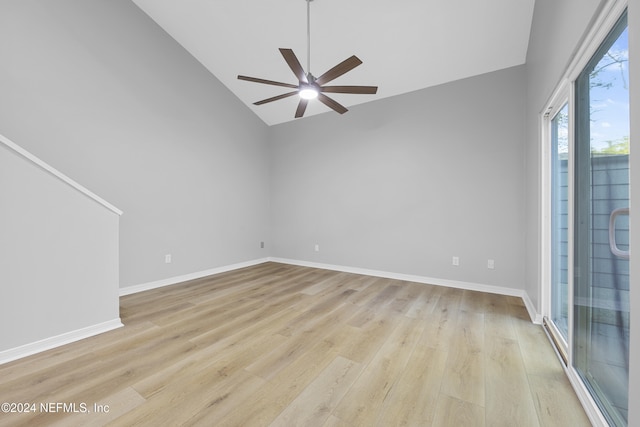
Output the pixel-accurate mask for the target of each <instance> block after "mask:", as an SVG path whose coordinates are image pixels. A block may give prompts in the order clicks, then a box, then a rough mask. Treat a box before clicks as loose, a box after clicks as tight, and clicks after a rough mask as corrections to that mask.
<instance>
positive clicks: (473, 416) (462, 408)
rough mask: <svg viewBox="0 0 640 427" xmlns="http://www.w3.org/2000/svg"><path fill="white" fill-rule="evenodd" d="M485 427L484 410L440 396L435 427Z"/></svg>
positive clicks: (434, 422)
mask: <svg viewBox="0 0 640 427" xmlns="http://www.w3.org/2000/svg"><path fill="white" fill-rule="evenodd" d="M460 426H465V427H484V426H485V422H484V408H483V407H482V406H478V405H474V404H473V403H469V402H465V401H464V400H459V399H456V398H453V397H450V396H446V395H442V394H441V395H440V397H439V398H438V403H437V406H436V413H435V419H434V421H433V427H460Z"/></svg>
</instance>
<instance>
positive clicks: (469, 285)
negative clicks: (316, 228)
mask: <svg viewBox="0 0 640 427" xmlns="http://www.w3.org/2000/svg"><path fill="white" fill-rule="evenodd" d="M268 260H269V261H272V262H279V263H281V264H290V265H299V266H301V267H312V268H319V269H323V270H332V271H342V272H345V273H354V274H362V275H365V276H374V277H383V278H385V279H394V280H403V281H407V282H415V283H424V284H429V285H436V286H446V287H448V288H456V289H464V290H469V291H478V292H487V293H491V294H499V295H507V296H513V297H520V298H522V300H523V302H524V305H525V307H526V308H527V312H528V313H529V316H530V317H531V321H532V322H533V323H536V324H541V323H542V316H541V315H540V314H538V313H537V312H536V310H535V307H534V305H533V303H532V302H531V299H530V298H529V296H528V295H527V293H526V292H525V291H524V290H521V289H512V288H505V287H502V286H493V285H485V284H481V283H474V282H463V281H459V280H450V279H438V278H434V277H425V276H417V275H413V274H404V273H393V272H388V271H381V270H370V269H367V268H359V267H347V266H343V265H334V264H323V263H317V262H311V261H300V260H294V259H288V258H277V257H271V258H269V259H268Z"/></svg>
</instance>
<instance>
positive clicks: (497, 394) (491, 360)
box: [485, 336, 540, 427]
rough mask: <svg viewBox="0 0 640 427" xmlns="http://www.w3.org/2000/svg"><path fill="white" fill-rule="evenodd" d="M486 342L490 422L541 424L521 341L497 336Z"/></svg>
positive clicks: (524, 426) (534, 426) (521, 425)
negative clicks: (521, 351) (522, 355)
mask: <svg viewBox="0 0 640 427" xmlns="http://www.w3.org/2000/svg"><path fill="white" fill-rule="evenodd" d="M485 346H486V350H487V358H486V363H487V364H486V405H485V416H486V423H487V425H490V426H505V427H506V426H514V425H517V426H519V427H538V426H539V425H540V423H539V422H538V417H537V414H536V409H535V406H534V403H533V397H532V395H531V390H530V388H529V381H528V377H527V373H526V370H525V369H524V362H523V361H522V357H521V353H520V347H519V346H518V342H517V341H514V340H510V339H507V338H502V337H496V336H493V337H491V338H488V339H487V342H486V343H485Z"/></svg>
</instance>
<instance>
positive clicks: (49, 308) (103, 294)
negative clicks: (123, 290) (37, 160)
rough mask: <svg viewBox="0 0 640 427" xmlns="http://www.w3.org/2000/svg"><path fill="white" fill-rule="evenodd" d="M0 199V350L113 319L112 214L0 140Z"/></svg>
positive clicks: (115, 237) (115, 265) (114, 262)
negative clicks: (0, 287)
mask: <svg viewBox="0 0 640 427" xmlns="http://www.w3.org/2000/svg"><path fill="white" fill-rule="evenodd" d="M0 201H2V203H1V208H0V236H1V238H0V283H1V284H2V298H0V325H2V327H1V328H0V354H2V352H3V351H6V350H9V349H13V348H16V347H19V346H22V345H26V344H30V343H34V342H36V341H40V340H44V339H47V338H51V337H54V336H58V335H62V334H66V333H70V332H76V331H78V330H81V329H84V328H90V327H95V326H96V325H100V324H104V323H108V322H114V323H116V324H117V325H119V324H120V316H119V306H118V220H119V216H118V214H117V213H114V212H113V211H111V210H109V209H107V208H105V207H104V206H103V205H101V204H99V203H98V202H96V201H95V200H93V199H90V198H89V197H87V196H86V195H85V194H82V193H80V192H79V191H78V190H76V189H75V188H72V187H71V186H69V185H68V184H66V183H64V182H62V181H61V180H60V179H58V178H56V177H54V176H53V175H51V174H50V173H49V172H46V171H44V170H43V169H41V168H40V167H39V166H36V165H35V164H34V163H32V162H30V161H28V160H26V159H25V158H24V157H22V156H20V155H18V154H16V153H15V152H14V151H12V150H10V149H8V148H7V146H5V145H4V144H2V143H0ZM113 327H115V326H113ZM21 355H23V354H21ZM21 355H20V356H21ZM1 359H2V357H0V360H1ZM0 363H1V362H0Z"/></svg>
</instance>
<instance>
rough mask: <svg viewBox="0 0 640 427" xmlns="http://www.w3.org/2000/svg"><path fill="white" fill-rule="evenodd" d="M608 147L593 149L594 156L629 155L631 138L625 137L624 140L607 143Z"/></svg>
mask: <svg viewBox="0 0 640 427" xmlns="http://www.w3.org/2000/svg"><path fill="white" fill-rule="evenodd" d="M605 142H606V143H607V146H606V147H604V148H600V149H591V153H592V154H602V155H607V156H613V155H618V154H629V146H630V141H629V136H625V137H623V138H622V139H618V140H614V141H605Z"/></svg>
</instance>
